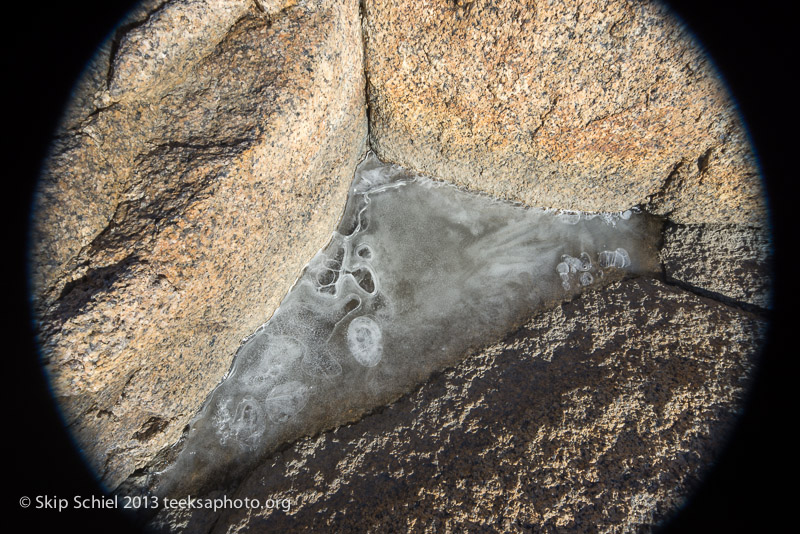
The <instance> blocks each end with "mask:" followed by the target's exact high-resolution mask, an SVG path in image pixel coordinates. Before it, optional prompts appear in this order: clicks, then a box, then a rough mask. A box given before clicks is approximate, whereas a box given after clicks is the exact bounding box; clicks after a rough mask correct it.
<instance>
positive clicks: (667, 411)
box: [153, 279, 766, 533]
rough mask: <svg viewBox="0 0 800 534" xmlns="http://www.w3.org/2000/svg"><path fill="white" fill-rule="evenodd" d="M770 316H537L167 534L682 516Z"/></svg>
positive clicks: (587, 308)
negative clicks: (253, 501) (241, 503)
mask: <svg viewBox="0 0 800 534" xmlns="http://www.w3.org/2000/svg"><path fill="white" fill-rule="evenodd" d="M765 326H766V325H765V321H764V320H763V319H761V318H759V317H757V316H754V315H751V314H749V313H747V312H743V311H741V310H738V309H735V308H731V307H728V306H725V305H723V304H720V303H718V302H715V301H712V300H708V299H705V298H702V297H698V296H696V295H694V294H691V293H688V292H686V291H684V290H681V289H679V288H675V287H670V286H666V285H664V284H662V283H660V282H657V281H652V280H645V279H637V280H629V281H623V282H617V283H615V284H612V286H610V287H609V288H606V289H604V290H602V291H595V292H588V293H586V294H584V295H583V296H582V297H581V298H579V299H575V300H574V301H572V302H568V303H565V304H563V305H561V306H559V307H556V308H554V309H551V310H549V311H545V312H543V313H541V314H539V315H538V316H535V317H534V318H533V319H532V320H531V321H530V322H529V323H528V324H527V326H525V327H523V328H521V329H520V330H518V331H517V332H514V333H512V334H510V335H509V336H507V337H506V338H505V339H503V340H502V341H501V342H499V343H497V344H495V345H493V346H491V347H489V348H488V349H486V350H485V351H483V352H481V353H480V354H477V355H475V356H472V357H469V358H467V359H466V360H464V361H463V362H462V363H461V364H459V365H458V366H456V367H455V368H453V369H451V370H449V371H447V372H445V373H443V374H442V375H440V376H438V377H436V378H434V379H433V380H432V381H431V382H429V383H427V384H426V385H424V386H423V387H421V388H420V389H419V390H417V391H416V392H415V393H413V394H411V395H409V396H407V397H405V398H403V399H402V400H400V401H399V402H397V403H395V404H393V405H391V406H389V407H388V408H386V409H384V410H382V411H380V412H378V413H375V414H373V415H370V416H368V417H366V418H365V419H363V420H361V421H359V422H358V423H356V424H353V425H350V426H345V427H341V428H339V429H337V430H336V431H334V432H328V433H325V434H321V435H319V436H316V437H310V438H306V439H303V440H301V441H299V442H297V443H296V444H294V445H293V446H292V447H290V448H289V449H287V450H285V451H283V452H281V453H279V454H277V455H275V456H274V457H272V458H271V459H269V460H268V461H266V462H265V463H264V464H263V465H262V466H261V467H259V468H258V469H256V470H255V471H254V472H253V473H252V474H251V475H250V476H249V477H248V478H247V480H245V481H244V482H243V483H242V484H241V485H240V486H239V487H238V488H237V489H235V490H230V491H227V492H221V493H219V494H217V496H219V497H221V496H222V495H223V493H224V495H227V496H228V497H229V498H230V499H235V498H244V497H251V498H259V499H260V500H261V502H264V499H265V498H266V497H269V498H272V499H278V500H279V499H289V501H290V503H291V513H286V512H285V511H283V510H281V509H280V508H278V509H272V510H267V509H261V510H242V509H239V510H234V509H230V508H228V509H226V510H224V511H222V512H221V513H220V514H219V515H217V514H214V513H212V512H210V511H208V510H201V511H193V512H190V511H187V510H183V511H181V510H171V511H162V512H161V513H160V514H159V515H158V516H157V517H156V518H155V519H154V521H153V525H155V526H157V527H158V528H161V529H164V530H167V531H185V532H219V533H222V532H232V531H235V532H258V531H262V530H263V528H264V527H265V526H269V528H270V529H271V530H274V531H291V532H309V531H310V532H318V531H336V532H364V531H376V532H378V531H380V532H445V531H465V530H478V531H486V532H521V531H525V532H528V531H533V532H565V531H570V532H585V531H596V532H620V531H626V532H627V531H633V532H636V531H641V529H642V528H646V527H648V526H650V525H653V524H655V523H658V522H659V521H660V520H662V519H664V518H666V517H668V516H669V515H670V514H671V513H672V512H674V511H675V510H676V508H677V507H678V506H680V504H681V503H682V502H683V501H684V499H685V498H686V497H687V496H688V495H689V493H690V492H691V489H692V488H693V487H695V485H696V484H697V483H698V481H699V480H700V478H701V477H702V475H703V473H704V472H705V471H706V470H707V469H708V468H709V466H710V464H711V463H712V462H713V460H714V459H715V457H716V455H717V454H718V452H719V451H720V448H721V447H722V445H724V443H725V439H726V437H727V435H728V432H729V431H730V430H731V427H732V423H733V422H734V421H735V420H736V416H737V414H738V411H739V410H740V408H741V401H742V398H743V396H744V394H745V392H746V389H747V386H748V383H749V381H750V379H751V376H752V371H753V368H754V366H755V364H756V361H757V353H758V347H759V343H760V341H761V340H762V339H763V336H764V333H765V330H766V328H765Z"/></svg>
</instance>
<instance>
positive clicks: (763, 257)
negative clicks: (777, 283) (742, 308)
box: [661, 225, 773, 309]
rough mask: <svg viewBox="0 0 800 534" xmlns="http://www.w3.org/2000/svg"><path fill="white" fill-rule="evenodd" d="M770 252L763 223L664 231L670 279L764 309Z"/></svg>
mask: <svg viewBox="0 0 800 534" xmlns="http://www.w3.org/2000/svg"><path fill="white" fill-rule="evenodd" d="M772 255H773V252H772V243H771V239H770V237H769V235H768V234H767V231H766V229H764V228H762V227H748V226H741V225H688V226H683V225H674V226H670V227H668V228H667V229H666V231H665V232H664V245H663V247H662V249H661V262H662V265H663V266H664V274H665V275H666V278H667V280H668V281H670V282H677V283H681V284H684V285H686V286H689V287H690V288H691V289H692V290H695V291H704V292H706V293H707V294H709V296H712V297H714V298H719V299H722V300H728V301H731V302H733V303H743V304H746V305H747V304H749V305H753V306H758V307H760V308H765V309H766V308H770V307H771V304H772V263H773V261H772Z"/></svg>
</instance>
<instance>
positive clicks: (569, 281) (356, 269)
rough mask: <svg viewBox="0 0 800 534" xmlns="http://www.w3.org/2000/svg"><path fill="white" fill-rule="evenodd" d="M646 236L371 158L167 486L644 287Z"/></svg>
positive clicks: (202, 419)
mask: <svg viewBox="0 0 800 534" xmlns="http://www.w3.org/2000/svg"><path fill="white" fill-rule="evenodd" d="M657 235H658V224H657V222H656V221H653V220H652V219H649V218H648V217H646V216H645V215H643V214H639V213H636V212H635V211H626V212H622V213H616V214H609V213H606V214H585V213H577V212H557V211H552V210H550V211H547V210H541V209H524V208H521V207H517V206H513V205H510V204H508V203H505V202H501V201H497V200H492V199H489V198H487V197H484V196H479V195H474V194H470V193H465V192H463V191H460V190H458V189H456V188H455V187H452V186H449V185H445V184H442V183H439V182H435V181H433V180H431V179H428V178H425V177H422V176H418V175H412V174H410V173H408V172H407V171H405V170H404V169H402V168H400V167H397V166H392V165H384V164H382V163H381V162H380V161H378V160H377V159H376V158H375V157H374V156H369V157H368V158H367V159H366V160H365V161H364V162H363V163H362V164H361V165H360V166H359V168H358V171H357V173H356V178H355V180H354V183H353V186H352V188H351V193H350V197H349V200H348V205H347V208H346V210H345V214H344V217H343V219H342V222H341V224H340V227H339V230H338V232H335V233H334V235H333V237H332V238H331V242H330V243H329V245H328V246H327V247H326V248H325V249H324V250H322V251H320V252H319V253H318V254H317V255H316V256H315V257H314V258H313V259H312V260H311V262H310V263H309V264H308V266H307V267H306V269H305V271H304V273H303V274H302V276H301V277H300V279H299V280H298V281H297V283H296V284H295V286H294V287H293V288H292V290H291V291H290V292H289V294H288V295H287V296H286V298H285V299H284V301H283V303H282V304H281V306H280V308H279V309H278V310H277V311H276V312H275V314H274V315H273V317H272V319H270V321H269V322H267V323H266V324H265V325H264V326H262V327H261V328H260V329H259V330H258V331H257V332H255V333H254V334H253V335H252V336H251V337H250V338H249V339H247V340H246V342H245V343H244V344H243V345H242V347H241V348H240V350H239V352H238V353H237V355H236V358H235V361H234V364H233V366H232V368H231V371H230V373H229V375H228V376H227V378H226V379H225V380H224V381H223V382H222V383H221V384H220V385H219V387H217V388H216V390H214V392H213V393H212V394H211V395H210V396H209V398H208V400H207V401H206V404H205V407H204V408H203V410H202V412H201V413H200V414H199V415H198V416H197V417H196V419H195V420H194V421H193V422H192V425H191V430H190V432H189V434H188V436H187V440H186V442H185V446H184V448H183V451H182V452H181V455H180V457H179V459H178V461H177V462H176V464H175V465H174V466H173V467H172V468H171V470H170V472H169V473H168V478H169V479H171V480H172V483H173V484H175V483H177V484H178V487H181V486H184V484H183V482H182V481H186V480H190V479H195V481H197V480H198V479H208V478H209V477H216V476H219V475H220V474H221V473H228V472H231V471H232V470H233V471H235V470H236V469H235V468H237V467H240V468H243V467H246V466H247V465H248V463H249V462H251V461H252V460H256V459H258V457H259V456H260V455H261V454H264V453H268V452H271V451H274V450H275V449H277V448H278V447H279V446H280V445H281V444H283V443H286V442H288V441H291V440H294V439H297V438H298V437H300V436H302V435H308V434H314V433H316V432H319V431H321V430H323V429H327V428H331V427H334V426H336V425H339V424H342V423H345V422H347V421H352V420H355V419H357V418H358V417H359V416H360V415H362V414H364V413H365V412H367V411H369V410H371V409H373V408H376V407H378V406H381V405H384V404H386V403H389V402H391V401H393V400H394V399H396V398H397V397H398V396H400V395H401V394H403V393H405V392H407V391H409V390H410V389H411V388H413V387H414V386H415V385H417V384H419V383H420V382H422V381H424V380H425V379H426V378H427V377H428V376H429V375H430V374H431V373H432V372H433V371H435V370H439V369H442V368H444V367H446V366H449V365H452V364H454V363H455V362H457V361H458V360H459V359H461V358H462V357H463V356H465V354H466V353H467V352H468V351H469V350H470V349H472V348H477V347H479V346H481V345H483V344H486V343H488V342H492V341H495V340H496V339H497V338H498V337H499V336H501V335H502V334H504V333H506V332H507V331H509V329H511V328H513V327H514V326H516V325H518V324H520V323H521V322H522V321H524V320H525V319H526V318H528V317H529V316H530V314H531V313H532V311H533V310H535V309H536V308H538V307H541V306H542V305H545V304H547V303H549V302H554V301H559V300H562V299H564V298H567V297H570V296H572V295H574V294H575V293H577V292H578V291H581V290H582V289H584V288H586V287H588V286H593V285H597V284H599V283H601V282H602V281H603V280H608V279H610V278H613V277H618V276H620V275H621V274H624V273H625V272H632V273H645V272H651V271H653V270H654V269H655V268H656V265H657V263H656V262H657V251H656V247H655V245H656V243H657ZM169 485H170V486H172V484H169ZM173 487H174V486H173Z"/></svg>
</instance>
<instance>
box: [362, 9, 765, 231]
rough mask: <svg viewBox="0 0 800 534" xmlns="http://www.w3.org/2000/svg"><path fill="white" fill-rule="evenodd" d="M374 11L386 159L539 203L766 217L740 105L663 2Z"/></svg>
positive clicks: (694, 218) (371, 23) (705, 218)
mask: <svg viewBox="0 0 800 534" xmlns="http://www.w3.org/2000/svg"><path fill="white" fill-rule="evenodd" d="M364 5H365V24H364V35H365V43H366V57H367V63H366V64H367V77H368V100H369V105H370V128H371V130H370V140H371V142H372V148H373V149H374V150H375V151H376V153H377V154H378V156H379V157H381V158H382V159H384V160H389V161H393V162H396V163H400V164H402V165H405V166H407V167H410V168H414V169H417V170H420V171H423V172H425V173H427V174H430V175H432V176H436V177H438V178H441V179H444V180H449V181H452V182H455V183H458V184H461V185H463V186H466V187H468V188H470V189H473V190H480V191H485V192H487V193H490V194H492V195H494V196H498V197H503V198H509V199H514V200H519V201H522V202H525V203H527V204H529V205H535V206H543V207H556V208H570V209H580V210H589V211H602V210H609V211H613V210H624V209H626V208H629V207H631V206H634V205H640V204H642V205H647V206H648V207H649V209H650V210H651V211H653V212H656V213H659V214H666V215H669V216H670V218H671V219H672V220H673V221H675V222H679V223H697V222H716V223H723V222H724V223H747V224H756V225H761V224H764V220H765V206H764V203H763V199H762V190H761V183H760V181H759V176H758V170H757V168H756V164H755V161H754V157H753V153H752V150H751V148H750V146H749V143H748V140H747V137H746V134H745V132H744V130H743V128H742V125H741V123H740V122H739V119H738V117H737V114H736V112H735V109H734V107H733V104H732V101H731V99H730V97H729V96H728V94H727V92H726V90H725V88H724V86H723V84H722V82H721V80H720V78H719V77H718V76H717V75H716V73H715V72H714V70H713V68H712V66H711V64H710V63H709V61H708V59H707V58H706V57H705V56H704V55H703V54H702V52H701V51H700V49H699V47H698V46H697V44H696V43H695V42H693V40H692V39H691V38H690V36H689V34H688V32H687V31H685V30H684V29H683V28H682V27H681V26H680V25H679V24H678V23H677V22H676V20H675V19H674V18H673V17H672V16H671V15H670V14H669V12H668V11H667V10H666V9H665V8H664V7H663V6H661V5H660V4H657V3H655V2H633V1H627V0H592V1H589V2H577V1H575V0H552V1H548V2H543V1H536V2H534V1H532V0H514V1H511V2H494V1H490V0H458V1H453V0H412V1H409V2H401V3H398V2H394V1H392V0H366V1H365V2H364Z"/></svg>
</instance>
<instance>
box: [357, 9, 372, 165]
mask: <svg viewBox="0 0 800 534" xmlns="http://www.w3.org/2000/svg"><path fill="white" fill-rule="evenodd" d="M366 10H367V8H366V5H365V0H358V16H359V18H360V19H361V20H360V26H361V63H362V67H363V69H364V105H365V106H366V108H367V110H366V113H367V151H368V152H369V151H370V150H371V149H372V106H371V105H370V98H369V85H370V82H369V70H368V69H367V16H366Z"/></svg>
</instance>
